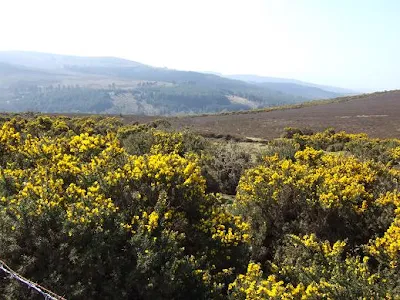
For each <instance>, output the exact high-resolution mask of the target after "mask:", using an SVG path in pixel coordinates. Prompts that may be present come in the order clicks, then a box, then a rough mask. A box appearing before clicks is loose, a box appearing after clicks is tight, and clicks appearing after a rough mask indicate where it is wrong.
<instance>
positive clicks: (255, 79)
mask: <svg viewBox="0 0 400 300" xmlns="http://www.w3.org/2000/svg"><path fill="white" fill-rule="evenodd" d="M223 76H224V77H226V78H230V79H236V80H242V81H246V82H253V83H265V82H273V83H292V84H297V85H301V86H308V87H315V88H319V89H322V90H325V91H328V92H333V93H338V94H342V95H351V94H358V93H359V92H357V91H353V90H350V89H345V88H340V87H334V86H328V85H321V84H315V83H309V82H305V81H301V80H297V79H289V78H279V77H268V76H258V75H248V74H238V75H223Z"/></svg>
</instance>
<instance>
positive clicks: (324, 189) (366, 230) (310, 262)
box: [0, 116, 400, 299]
mask: <svg viewBox="0 0 400 300" xmlns="http://www.w3.org/2000/svg"><path fill="white" fill-rule="evenodd" d="M0 126H1V127H0V165H1V169H0V258H1V259H3V260H4V261H6V262H7V263H8V265H9V266H10V267H12V268H13V269H14V270H16V271H18V272H19V273H20V274H22V275H23V276H25V277H27V278H29V279H31V280H33V281H35V282H39V283H40V284H41V285H43V286H46V287H48V288H50V289H51V290H53V291H54V292H56V293H57V294H60V295H65V296H66V297H67V298H68V299H188V298H192V299H324V298H325V299H328V298H330V299H332V298H333V299H359V298H366V299H380V298H387V299H395V298H397V297H398V296H399V295H400V288H399V287H400V282H399V278H400V276H399V275H400V274H399V271H400V265H399V259H400V245H399V240H400V239H399V238H400V237H399V233H400V194H399V191H398V189H399V186H398V184H399V180H400V171H399V169H398V166H399V162H400V141H399V140H379V139H370V138H368V137H367V136H366V135H364V134H357V135H355V134H346V133H344V132H339V133H336V132H334V131H333V130H327V131H325V132H322V133H316V134H313V133H312V132H308V131H304V130H298V129H288V130H287V133H286V136H285V137H284V138H282V139H278V140H274V141H271V142H270V144H269V145H268V147H267V148H266V150H259V151H257V150H253V151H252V152H251V153H249V151H247V150H248V149H246V148H243V145H241V144H232V143H224V142H212V141H209V140H206V139H204V138H202V137H199V136H196V135H194V134H192V133H190V132H175V131H172V130H171V129H170V128H169V126H168V123H167V122H165V121H156V122H153V123H150V124H147V125H125V126H122V125H121V123H120V122H119V121H118V120H117V119H108V118H73V119H71V118H66V117H59V118H48V117H43V116H38V117H32V118H23V117H18V116H17V117H14V118H8V117H5V118H3V119H2V121H1V125H0ZM254 149H256V148H254ZM0 275H1V276H2V277H0V293H1V294H2V295H3V297H4V298H5V299H36V297H38V295H36V294H35V293H34V292H33V291H30V290H28V289H27V288H26V287H24V286H21V285H20V284H18V283H17V282H16V281H14V280H12V279H10V278H7V277H5V276H3V274H0Z"/></svg>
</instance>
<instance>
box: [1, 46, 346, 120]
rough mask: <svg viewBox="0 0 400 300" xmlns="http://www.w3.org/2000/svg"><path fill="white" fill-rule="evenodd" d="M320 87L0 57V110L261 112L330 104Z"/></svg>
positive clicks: (37, 56) (122, 64)
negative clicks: (302, 104)
mask: <svg viewBox="0 0 400 300" xmlns="http://www.w3.org/2000/svg"><path fill="white" fill-rule="evenodd" d="M339 95H342V94H341V93H335V92H329V91H325V90H323V89H320V88H314V89H310V88H308V87H305V86H302V85H297V84H290V85H282V84H280V85H279V86H277V85H271V84H270V83H269V84H268V83H262V84H254V83H251V82H246V81H242V80H236V79H231V78H225V77H221V76H218V75H214V74H204V73H198V72H190V71H178V70H171V69H166V68H155V67H151V66H148V65H145V64H141V63H139V62H135V61H130V60H126V59H121V58H115V57H77V56H67V55H58V54H48V53H37V52H21V51H8V52H0V110H2V111H17V112H18V111H41V112H48V113H56V112H61V113H102V114H105V113H108V114H110V113H111V114H112V113H115V114H119V113H122V114H141V115H179V114H199V113H215V112H227V111H236V110H246V109H255V108H263V107H269V106H277V105H285V104H293V103H299V102H304V101H307V100H311V99H316V98H332V97H337V96H339Z"/></svg>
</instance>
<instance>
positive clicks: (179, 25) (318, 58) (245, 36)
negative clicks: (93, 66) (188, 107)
mask: <svg viewBox="0 0 400 300" xmlns="http://www.w3.org/2000/svg"><path fill="white" fill-rule="evenodd" d="M399 16H400V1H398V0H380V1H378V0H334V1H332V0H241V1H237V0H112V1H102V0H96V1H92V0H67V1H64V0H34V1H32V0H0V51H2V50H27V51H40V52H49V53H57V54H70V55H82V56H116V57H122V58H127V59H130V60H134V61H138V62H141V63H145V64H149V65H152V66H156V67H167V68H171V69H179V70H192V71H213V72H219V73H223V74H256V75H261V76H272V77H283V78H294V79H298V80H303V81H308V82H313V83H319V84H326V85H332V86H340V87H344V88H351V89H359V90H360V89H362V90H366V91H367V90H368V91H372V90H384V89H387V90H389V89H400V59H399V56H400V17H399Z"/></svg>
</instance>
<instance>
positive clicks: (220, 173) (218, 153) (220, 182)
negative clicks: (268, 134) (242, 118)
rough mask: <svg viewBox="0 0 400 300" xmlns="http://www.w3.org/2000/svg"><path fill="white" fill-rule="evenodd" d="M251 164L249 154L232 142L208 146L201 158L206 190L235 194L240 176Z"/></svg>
mask: <svg viewBox="0 0 400 300" xmlns="http://www.w3.org/2000/svg"><path fill="white" fill-rule="evenodd" d="M252 164H253V162H252V159H251V156H250V154H249V153H248V152H247V151H245V150H243V149H242V148H240V147H239V146H237V145H236V144H234V143H232V142H227V143H217V144H215V145H213V146H212V147H211V146H210V147H208V148H207V151H204V152H203V155H202V159H201V166H202V170H203V172H202V174H203V176H204V178H205V179H206V183H207V190H208V191H210V192H218V193H224V194H229V195H235V194H236V188H237V186H238V184H239V180H240V177H241V176H242V174H243V172H244V171H245V170H246V169H248V168H250V167H251V166H252Z"/></svg>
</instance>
